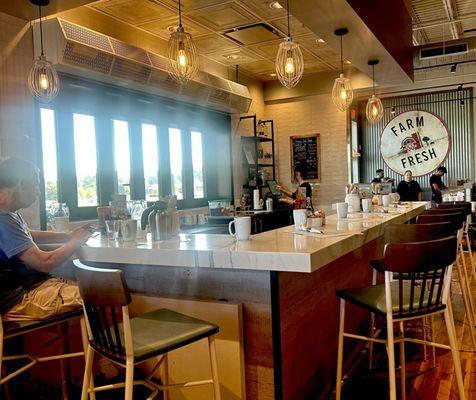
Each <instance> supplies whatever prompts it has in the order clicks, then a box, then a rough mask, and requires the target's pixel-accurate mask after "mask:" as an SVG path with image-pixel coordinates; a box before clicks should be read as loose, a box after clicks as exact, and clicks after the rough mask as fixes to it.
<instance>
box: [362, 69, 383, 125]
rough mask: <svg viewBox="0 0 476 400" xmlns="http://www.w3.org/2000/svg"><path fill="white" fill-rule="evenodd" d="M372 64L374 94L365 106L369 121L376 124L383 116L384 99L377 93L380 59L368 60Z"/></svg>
mask: <svg viewBox="0 0 476 400" xmlns="http://www.w3.org/2000/svg"><path fill="white" fill-rule="evenodd" d="M368 64H369V65H371V66H372V86H373V94H372V97H370V98H369V99H368V101H367V107H366V108H365V114H366V116H367V121H369V122H370V123H371V124H376V123H377V122H379V121H380V120H381V119H382V117H383V105H382V101H381V100H380V99H379V98H378V97H377V96H376V94H375V66H376V65H377V64H378V60H370V61H369V62H368Z"/></svg>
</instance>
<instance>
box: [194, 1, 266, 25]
mask: <svg viewBox="0 0 476 400" xmlns="http://www.w3.org/2000/svg"><path fill="white" fill-rule="evenodd" d="M189 15H190V17H191V18H193V19H195V20H196V21H198V22H200V23H201V24H203V25H205V26H206V27H208V28H210V29H213V30H215V31H225V30H227V29H231V28H236V27H239V26H243V25H248V24H252V23H254V22H257V21H258V19H257V18H256V17H255V16H253V15H252V14H250V13H249V12H248V11H246V10H245V9H244V8H243V7H241V6H240V5H238V4H236V3H226V4H220V5H217V6H213V7H208V8H206V9H199V10H196V11H192V12H190V14H189Z"/></svg>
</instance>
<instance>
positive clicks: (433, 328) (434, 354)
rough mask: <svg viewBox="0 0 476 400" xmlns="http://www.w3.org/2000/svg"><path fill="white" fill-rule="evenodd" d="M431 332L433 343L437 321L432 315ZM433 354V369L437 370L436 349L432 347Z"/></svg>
mask: <svg viewBox="0 0 476 400" xmlns="http://www.w3.org/2000/svg"><path fill="white" fill-rule="evenodd" d="M430 330H431V341H432V342H434V341H435V320H434V319H433V315H430ZM431 352H432V357H433V368H436V347H435V346H431Z"/></svg>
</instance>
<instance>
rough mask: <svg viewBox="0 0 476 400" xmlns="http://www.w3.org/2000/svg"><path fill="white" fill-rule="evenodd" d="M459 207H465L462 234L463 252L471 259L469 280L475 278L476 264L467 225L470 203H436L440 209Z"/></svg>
mask: <svg viewBox="0 0 476 400" xmlns="http://www.w3.org/2000/svg"><path fill="white" fill-rule="evenodd" d="M461 207H464V209H465V214H466V221H465V224H464V236H465V239H466V247H467V248H468V250H467V251H465V253H469V256H470V258H469V259H470V261H471V269H472V273H471V280H473V279H474V278H476V266H475V262H474V255H473V250H472V248H471V240H470V238H469V227H470V226H471V215H472V209H471V203H470V202H468V201H462V202H459V201H456V202H445V203H442V204H438V206H437V209H441V210H454V209H459V208H461Z"/></svg>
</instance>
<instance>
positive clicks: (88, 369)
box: [81, 345, 94, 400]
mask: <svg viewBox="0 0 476 400" xmlns="http://www.w3.org/2000/svg"><path fill="white" fill-rule="evenodd" d="M93 360H94V350H93V349H92V348H91V346H89V345H88V348H87V350H86V366H85V367H84V378H83V390H82V392H81V400H88V391H89V383H90V382H91V378H92V369H93Z"/></svg>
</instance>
